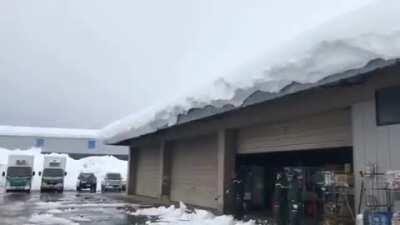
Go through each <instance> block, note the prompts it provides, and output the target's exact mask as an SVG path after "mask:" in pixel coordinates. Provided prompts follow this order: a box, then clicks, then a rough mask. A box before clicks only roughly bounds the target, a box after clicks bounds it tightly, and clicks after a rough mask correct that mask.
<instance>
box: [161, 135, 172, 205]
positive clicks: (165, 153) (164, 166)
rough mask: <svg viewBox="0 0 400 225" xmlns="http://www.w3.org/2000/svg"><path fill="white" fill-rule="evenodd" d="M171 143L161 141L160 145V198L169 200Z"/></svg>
mask: <svg viewBox="0 0 400 225" xmlns="http://www.w3.org/2000/svg"><path fill="white" fill-rule="evenodd" d="M171 149H172V143H171V142H167V141H162V142H161V145H160V165H161V166H160V170H161V199H163V200H169V199H170V194H171V158H172V156H171V153H172V151H171Z"/></svg>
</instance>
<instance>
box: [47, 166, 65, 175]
mask: <svg viewBox="0 0 400 225" xmlns="http://www.w3.org/2000/svg"><path fill="white" fill-rule="evenodd" d="M43 176H44V177H62V176H64V170H63V169H53V168H51V169H50V168H46V169H44V170H43Z"/></svg>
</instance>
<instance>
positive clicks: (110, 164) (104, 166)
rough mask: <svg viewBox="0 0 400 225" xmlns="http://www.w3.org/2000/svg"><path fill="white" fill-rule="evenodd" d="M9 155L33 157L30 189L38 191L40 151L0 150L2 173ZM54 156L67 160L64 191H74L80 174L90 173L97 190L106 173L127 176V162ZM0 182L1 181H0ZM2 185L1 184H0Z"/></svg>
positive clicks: (93, 157)
mask: <svg viewBox="0 0 400 225" xmlns="http://www.w3.org/2000/svg"><path fill="white" fill-rule="evenodd" d="M11 154H23V155H33V156H34V157H35V162H34V171H35V172H36V175H35V176H34V178H33V184H32V189H33V190H39V189H40V182H41V177H40V176H38V172H39V171H42V170H43V160H44V156H45V155H43V154H41V149H39V148H32V149H29V150H8V149H4V148H0V165H3V166H2V167H3V170H2V171H1V172H3V171H4V170H5V165H7V160H8V155H11ZM49 155H54V156H64V157H66V158H67V165H66V171H67V176H66V177H65V181H64V182H65V183H64V188H65V189H66V190H75V188H76V180H77V177H78V175H79V173H80V172H92V173H94V174H95V175H96V177H97V189H98V190H100V188H101V187H100V182H101V180H102V178H103V176H104V175H105V173H107V172H118V173H121V175H122V177H123V178H126V176H127V164H128V163H127V161H123V160H119V159H117V158H115V157H113V156H91V157H87V158H83V159H79V160H75V159H73V158H71V157H69V156H68V155H66V154H55V153H52V154H49ZM0 168H1V166H0ZM0 181H1V180H0ZM1 184H4V180H3V182H1V183H0V186H1Z"/></svg>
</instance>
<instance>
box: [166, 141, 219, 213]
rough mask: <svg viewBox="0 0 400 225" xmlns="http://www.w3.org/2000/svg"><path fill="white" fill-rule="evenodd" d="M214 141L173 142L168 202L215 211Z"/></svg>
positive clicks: (215, 168) (215, 151) (215, 147)
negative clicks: (177, 202)
mask: <svg viewBox="0 0 400 225" xmlns="http://www.w3.org/2000/svg"><path fill="white" fill-rule="evenodd" d="M216 195H217V137H216V136H205V137H200V138H196V139H188V140H183V141H177V142H175V143H174V145H173V149H172V171H171V200H173V201H183V202H185V203H189V204H193V205H198V206H204V207H211V208H216V207H217V201H216V200H215V198H216Z"/></svg>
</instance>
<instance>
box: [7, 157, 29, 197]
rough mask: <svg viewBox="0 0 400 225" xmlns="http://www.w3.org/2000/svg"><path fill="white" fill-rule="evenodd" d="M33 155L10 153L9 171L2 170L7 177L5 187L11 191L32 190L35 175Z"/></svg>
mask: <svg viewBox="0 0 400 225" xmlns="http://www.w3.org/2000/svg"><path fill="white" fill-rule="evenodd" d="M33 160H34V157H33V156H32V155H9V156H8V164H7V171H3V172H2V176H3V177H5V189H6V191H7V192H9V191H26V192H30V191H31V187H32V178H33V176H34V175H35V172H34V171H33Z"/></svg>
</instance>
